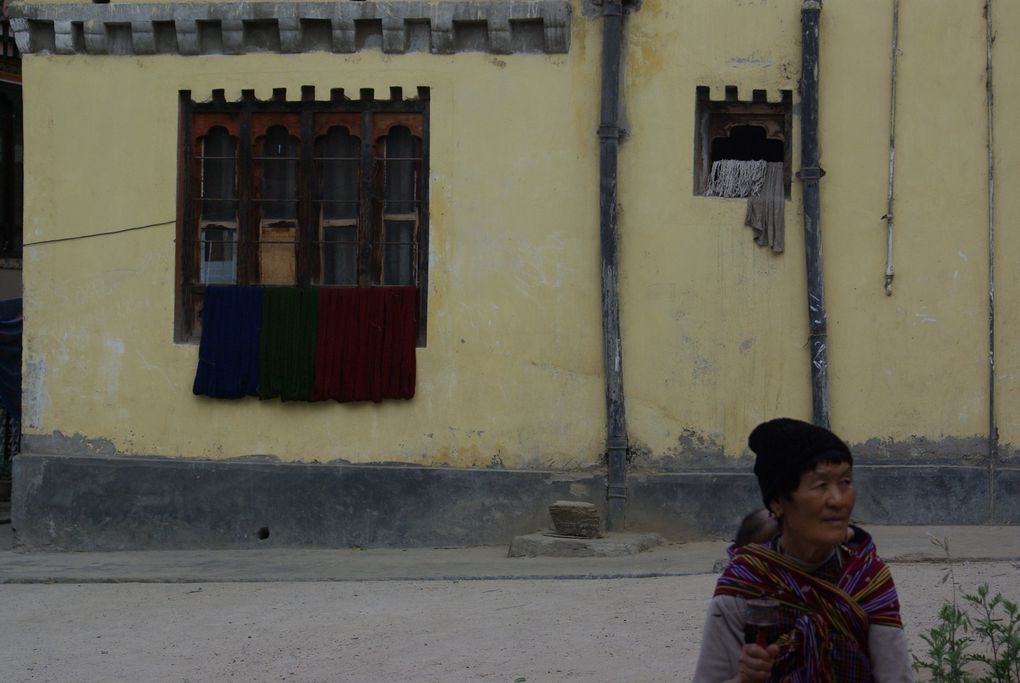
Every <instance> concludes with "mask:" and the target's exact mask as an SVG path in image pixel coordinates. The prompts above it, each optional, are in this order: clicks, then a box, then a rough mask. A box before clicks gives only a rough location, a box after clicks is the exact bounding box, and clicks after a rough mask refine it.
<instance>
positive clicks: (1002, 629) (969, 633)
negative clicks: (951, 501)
mask: <svg viewBox="0 0 1020 683" xmlns="http://www.w3.org/2000/svg"><path fill="white" fill-rule="evenodd" d="M931 541H932V543H934V544H935V545H937V546H939V547H940V548H942V550H943V551H944V552H945V555H946V562H947V569H946V573H945V575H944V576H943V577H942V583H946V582H947V581H951V582H952V589H953V597H952V600H951V601H947V602H946V603H945V604H944V605H942V608H941V609H940V610H939V615H938V620H937V622H936V624H935V625H934V626H933V627H931V628H930V629H928V630H927V631H926V632H924V633H922V634H921V640H923V641H924V642H925V643H926V644H927V645H928V652H927V653H926V657H925V658H924V659H921V658H919V657H918V656H917V655H914V668H915V669H916V670H917V671H922V670H927V671H928V672H929V673H930V674H931V681H932V683H1020V608H1018V607H1017V604H1016V603H1015V602H1011V601H1009V600H1007V599H1005V598H1004V597H1002V594H1001V593H996V594H995V595H994V596H991V597H989V596H990V594H991V591H990V590H989V588H988V585H987V584H982V585H980V586H978V588H977V592H975V593H963V594H962V596H961V597H962V600H963V602H964V603H965V606H961V605H960V604H959V602H958V600H957V588H958V584H957V582H956V575H955V574H954V573H953V562H952V556H951V555H950V553H949V541H948V540H947V539H944V538H942V539H939V538H935V537H932V538H931ZM968 608H969V609H968Z"/></svg>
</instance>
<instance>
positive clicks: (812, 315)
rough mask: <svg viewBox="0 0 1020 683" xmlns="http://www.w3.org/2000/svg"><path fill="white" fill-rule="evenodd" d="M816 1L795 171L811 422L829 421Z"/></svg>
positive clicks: (806, 25) (809, 23) (805, 45)
mask: <svg viewBox="0 0 1020 683" xmlns="http://www.w3.org/2000/svg"><path fill="white" fill-rule="evenodd" d="M821 12H822V3H821V1H820V0H804V4H803V5H802V6H801V11H800V23H801V39H802V42H801V74H800V114H801V116H800V147H801V150H800V171H798V172H797V178H799V179H800V181H801V183H803V196H804V251H805V255H806V257H807V296H808V329H809V335H810V345H811V407H812V413H813V416H814V422H815V424H817V425H821V426H823V427H826V428H827V427H828V426H829V350H828V346H827V344H828V339H827V337H828V330H827V325H826V314H825V283H824V279H823V277H822V226H821V199H820V196H819V188H818V181H819V180H820V179H821V177H822V176H823V175H825V171H824V170H822V169H821V167H819V165H818V18H819V15H820V14H821Z"/></svg>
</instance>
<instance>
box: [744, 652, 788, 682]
mask: <svg viewBox="0 0 1020 683" xmlns="http://www.w3.org/2000/svg"><path fill="white" fill-rule="evenodd" d="M778 656H779V647H778V646H776V645H769V646H768V647H764V648H763V647H760V646H758V645H753V644H752V645H745V646H744V647H743V648H741V650H740V669H739V671H740V675H739V676H737V678H736V681H737V682H739V683H759V682H761V681H767V680H768V679H769V675H771V673H772V665H773V664H774V663H775V661H776V657H778Z"/></svg>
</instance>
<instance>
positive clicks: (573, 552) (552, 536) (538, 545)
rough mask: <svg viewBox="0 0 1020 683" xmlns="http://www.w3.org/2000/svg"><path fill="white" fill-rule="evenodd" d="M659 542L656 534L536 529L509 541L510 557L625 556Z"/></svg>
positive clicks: (657, 544)
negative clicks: (569, 532)
mask: <svg viewBox="0 0 1020 683" xmlns="http://www.w3.org/2000/svg"><path fill="white" fill-rule="evenodd" d="M659 545H662V536H659V534H638V533H631V532H615V533H614V532H610V533H607V534H605V535H604V536H601V537H599V538H579V537H577V536H563V535H560V534H556V533H552V532H542V531H536V532H535V533H533V534H525V535H523V536H516V537H514V540H512V541H510V550H509V552H508V553H507V554H508V556H509V557H625V556H627V555H637V554H638V553H643V552H645V551H646V550H650V549H651V548H654V547H656V546H659Z"/></svg>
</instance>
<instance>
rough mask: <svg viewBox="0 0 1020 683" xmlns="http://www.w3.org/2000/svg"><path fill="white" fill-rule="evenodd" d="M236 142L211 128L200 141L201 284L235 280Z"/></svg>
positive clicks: (218, 130) (225, 133)
mask: <svg viewBox="0 0 1020 683" xmlns="http://www.w3.org/2000/svg"><path fill="white" fill-rule="evenodd" d="M236 156H237V141H236V140H235V139H234V138H232V137H230V134H229V133H228V132H227V130H226V129H225V128H222V127H219V126H217V127H215V128H213V129H211V130H210V131H209V132H208V133H207V134H206V135H205V136H204V137H203V138H202V147H201V173H202V179H201V186H202V196H201V198H200V203H201V210H200V212H199V214H200V228H199V231H200V235H199V241H200V245H199V248H200V253H201V262H200V273H199V281H200V282H203V283H205V284H233V283H234V282H235V281H236V279H237V249H236V243H237V186H236V182H235V178H236V176H235V173H236V161H237V160H236Z"/></svg>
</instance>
